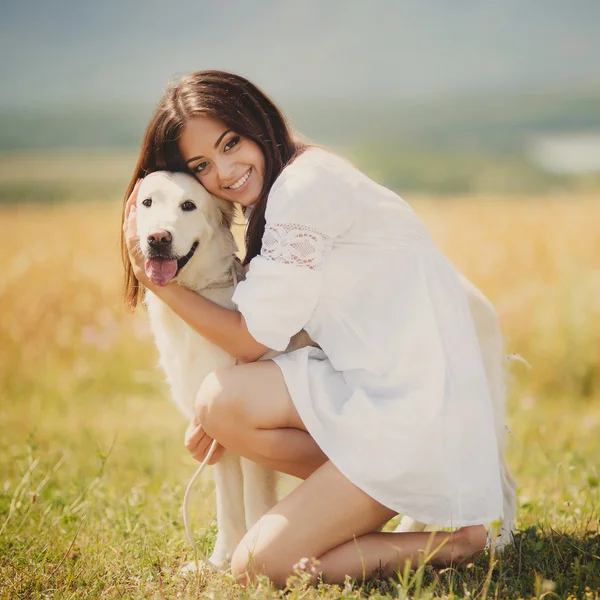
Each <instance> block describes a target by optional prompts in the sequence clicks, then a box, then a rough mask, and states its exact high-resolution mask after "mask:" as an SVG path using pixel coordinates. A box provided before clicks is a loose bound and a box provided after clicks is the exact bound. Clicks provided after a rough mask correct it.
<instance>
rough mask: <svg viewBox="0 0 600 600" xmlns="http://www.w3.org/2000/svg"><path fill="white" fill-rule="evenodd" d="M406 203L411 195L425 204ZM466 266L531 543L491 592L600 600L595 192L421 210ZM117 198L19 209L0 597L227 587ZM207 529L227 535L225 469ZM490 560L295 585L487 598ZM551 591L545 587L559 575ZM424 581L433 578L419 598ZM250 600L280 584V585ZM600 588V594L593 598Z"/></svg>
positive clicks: (12, 215) (337, 593)
mask: <svg viewBox="0 0 600 600" xmlns="http://www.w3.org/2000/svg"><path fill="white" fill-rule="evenodd" d="M409 200H410V199H409ZM413 205H414V206H415V208H416V209H417V211H418V212H419V213H420V214H421V216H422V217H423V218H424V220H425V221H426V223H427V224H428V226H429V227H430V229H431V231H432V232H433V234H434V237H435V238H436V240H437V241H438V242H439V245H440V246H441V247H442V248H443V250H444V251H445V252H446V253H447V255H448V256H449V257H450V258H451V259H452V260H453V262H454V263H455V265H456V266H457V267H458V268H459V269H460V270H461V271H462V272H463V273H465V274H466V275H467V276H468V277H469V278H471V279H472V281H473V282H475V283H476V284H477V285H478V286H479V287H481V289H482V290H483V291H484V292H485V293H486V294H487V295H488V296H489V297H490V298H491V299H492V301H493V302H494V303H495V305H496V306H497V308H498V311H499V313H500V318H501V322H502V325H503V328H504V331H505V333H506V336H507V340H508V344H507V345H508V348H507V349H508V351H510V352H518V353H520V354H522V355H523V356H525V357H526V358H527V360H528V361H529V362H530V363H531V365H532V366H533V369H532V371H531V372H527V371H526V370H525V369H524V368H522V367H521V366H520V365H518V364H517V365H515V367H514V368H513V370H514V372H515V377H516V383H515V387H514V391H513V394H512V398H511V410H510V424H511V427H512V429H513V431H514V436H513V438H512V445H511V450H510V453H509V459H510V463H511V466H512V468H513V469H514V471H515V474H516V476H517V479H518V480H519V483H520V510H519V516H518V525H519V527H520V529H521V530H522V533H521V534H519V536H518V538H517V542H518V545H517V548H516V549H513V550H511V551H509V552H508V553H507V554H506V556H505V557H503V558H501V559H500V560H499V562H497V564H495V566H494V568H493V570H492V571H490V573H491V580H490V583H489V586H490V587H489V589H487V588H485V589H486V590H487V593H488V595H492V594H494V595H496V594H497V595H498V596H499V597H504V596H510V597H519V596H521V597H525V596H532V595H535V596H538V597H541V595H542V594H544V593H545V592H548V591H549V590H550V588H552V586H556V587H555V592H556V593H558V594H559V596H566V595H568V594H574V595H575V596H578V597H580V596H585V594H586V593H588V594H589V595H588V597H594V593H595V592H593V591H589V592H586V590H585V586H586V585H589V586H591V587H592V589H593V590H595V589H596V588H597V587H599V586H600V575H599V574H598V573H599V572H600V563H599V562H598V560H599V559H598V554H600V540H599V538H598V525H599V520H598V509H599V507H600V495H599V487H598V485H599V480H600V473H599V472H598V456H600V452H599V449H600V444H599V442H598V440H599V439H600V404H599V400H600V361H599V344H598V340H599V339H600V237H599V236H598V223H600V203H598V202H594V200H593V199H592V198H585V197H579V198H560V199H555V198H554V199H552V198H551V199H548V198H537V199H531V198H530V199H527V200H526V201H518V200H516V199H501V198H500V199H491V198H490V199H483V200H482V199H477V200H472V199H453V200H444V201H437V202H436V201H433V200H428V199H419V200H415V201H414V202H413ZM119 214H120V205H119V204H118V203H117V202H102V201H100V199H99V200H98V201H97V202H93V201H92V202H87V203H85V204H70V205H55V206H42V205H29V206H23V207H19V208H16V207H5V208H3V209H2V210H1V211H0V225H1V228H2V231H3V234H4V240H5V242H6V250H5V252H4V253H3V258H2V265H3V268H2V274H3V277H2V278H1V279H0V323H1V325H0V359H1V360H0V381H1V389H0V394H1V401H0V402H1V403H0V429H1V431H2V438H1V441H0V451H1V454H0V456H1V458H0V492H1V495H0V528H2V533H1V534H0V590H1V593H0V596H1V597H4V598H25V597H59V598H71V597H110V598H112V597H115V598H116V597H135V598H148V597H156V598H162V597H175V596H178V595H181V596H184V597H194V596H197V595H198V594H201V593H207V592H208V591H209V590H212V592H211V593H212V594H213V597H221V596H224V597H233V596H237V595H238V594H240V593H241V592H240V590H238V589H237V588H236V587H235V586H233V584H231V583H228V582H227V581H225V580H221V579H219V578H208V579H206V578H202V577H200V578H197V579H192V580H185V579H183V578H182V577H180V576H179V575H178V574H177V572H178V568H179V567H180V566H181V565H182V564H183V563H184V562H185V561H186V560H190V557H191V552H190V550H189V548H187V545H186V541H185V535H184V532H183V526H182V522H181V519H180V515H179V505H180V501H181V499H182V496H183V486H184V485H185V483H186V482H187V479H188V477H189V475H190V474H191V472H192V471H193V468H194V466H193V464H192V461H191V460H190V459H189V458H188V457H187V456H186V454H187V453H186V452H185V450H184V448H183V444H182V436H183V429H184V424H183V423H182V422H181V420H180V418H179V416H178V414H177V413H176V410H175V408H174V406H172V405H171V404H170V403H169V401H168V394H167V390H166V389H165V387H164V386H163V384H162V376H161V374H160V373H159V372H158V370H157V369H156V368H155V366H154V365H155V362H156V353H155V351H154V349H153V346H152V343H151V338H150V336H149V332H148V327H147V323H146V316H145V314H144V313H143V312H141V311H140V312H139V314H136V315H135V316H132V315H130V314H128V313H126V312H125V311H124V309H123V308H122V306H121V303H120V285H121V266H120V258H119V252H118V240H119V220H120V217H119ZM202 491H203V493H197V497H198V498H199V497H200V496H202V497H203V498H204V499H203V500H198V503H199V506H198V509H197V514H196V515H195V518H194V522H195V524H196V526H197V527H196V529H197V531H198V533H199V535H200V538H201V539H200V542H201V546H202V547H203V548H204V549H205V550H208V549H209V547H210V546H211V544H212V543H213V542H214V525H213V524H211V517H212V516H213V511H214V508H213V505H214V500H213V497H212V486H211V483H210V477H207V478H205V480H204V484H203V488H202ZM489 560H490V557H489V556H485V557H483V558H482V559H481V560H480V561H478V562H477V563H476V564H475V566H474V567H472V568H471V569H467V570H466V571H462V572H454V571H451V572H444V573H440V572H435V571H433V570H432V569H429V568H426V569H421V570H420V571H419V572H418V574H417V575H418V577H420V579H418V580H417V579H414V580H412V583H411V580H408V579H401V580H400V583H399V584H390V583H385V582H379V583H375V584H374V583H371V584H369V585H365V586H362V587H360V586H359V587H355V588H353V589H350V588H348V589H346V590H345V591H344V590H342V589H341V588H335V587H327V588H323V589H322V590H319V591H317V590H315V591H308V592H307V591H306V590H305V589H304V588H303V587H302V585H300V584H299V585H296V587H293V586H292V589H290V590H288V595H290V596H291V597H298V598H299V597H301V596H302V597H305V596H306V597H311V596H313V595H314V596H315V597H316V596H319V597H327V598H334V597H342V596H343V597H354V596H355V595H356V594H358V595H361V594H362V595H369V594H382V595H385V594H390V595H391V596H394V597H404V596H406V595H411V596H415V595H416V596H419V597H421V596H422V597H432V596H450V595H453V594H455V595H459V596H462V595H463V594H466V592H467V591H468V592H469V593H470V594H472V595H473V596H482V595H483V593H484V587H485V581H486V576H487V574H488V570H489V569H488V567H489ZM545 579H547V580H552V581H553V582H554V583H553V584H550V583H544V580H545ZM417 585H421V586H422V587H421V589H420V591H416V590H417V587H416V586H417ZM247 595H248V597H252V598H262V597H266V596H267V595H269V596H271V595H273V596H274V595H275V592H274V591H273V590H269V589H268V588H267V587H264V586H263V587H260V586H259V587H258V588H256V589H252V590H248V591H247ZM595 597H597V594H596V596H595Z"/></svg>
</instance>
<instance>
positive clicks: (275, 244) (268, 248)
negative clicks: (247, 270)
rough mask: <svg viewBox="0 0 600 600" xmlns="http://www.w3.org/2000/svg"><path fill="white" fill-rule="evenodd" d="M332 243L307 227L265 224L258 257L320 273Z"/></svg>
mask: <svg viewBox="0 0 600 600" xmlns="http://www.w3.org/2000/svg"><path fill="white" fill-rule="evenodd" d="M332 243H333V242H332V240H331V238H330V237H329V236H327V235H325V234H324V233H320V232H319V231H317V230H316V229H313V228H312V227H308V226H307V225H297V224H294V223H268V224H267V226H266V228H265V233H264V235H263V240H262V250H261V255H262V256H263V257H264V258H266V259H267V260H271V261H274V262H278V263H283V264H286V265H296V266H299V267H306V268H308V269H312V270H313V271H320V270H321V269H322V266H323V256H324V254H325V253H326V251H327V250H329V249H330V248H331V246H332Z"/></svg>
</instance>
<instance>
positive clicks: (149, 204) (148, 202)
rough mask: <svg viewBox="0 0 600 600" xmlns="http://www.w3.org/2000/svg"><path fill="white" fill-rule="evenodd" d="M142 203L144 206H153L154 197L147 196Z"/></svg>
mask: <svg viewBox="0 0 600 600" xmlns="http://www.w3.org/2000/svg"><path fill="white" fill-rule="evenodd" d="M142 204H143V205H144V206H152V198H146V199H145V200H142Z"/></svg>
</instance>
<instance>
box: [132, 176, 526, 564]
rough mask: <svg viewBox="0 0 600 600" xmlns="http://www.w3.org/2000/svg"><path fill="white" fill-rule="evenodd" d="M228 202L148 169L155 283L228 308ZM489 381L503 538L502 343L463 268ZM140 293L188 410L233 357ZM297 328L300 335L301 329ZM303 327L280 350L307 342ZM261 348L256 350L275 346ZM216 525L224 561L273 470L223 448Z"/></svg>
mask: <svg viewBox="0 0 600 600" xmlns="http://www.w3.org/2000/svg"><path fill="white" fill-rule="evenodd" d="M233 211H234V209H233V206H232V204H231V203H229V202H227V201H225V200H220V199H219V198H216V197H214V196H212V195H211V194H209V193H208V192H207V191H206V190H205V189H204V187H203V186H202V185H201V184H200V183H199V182H198V181H196V179H194V178H193V177H192V176H190V175H186V174H184V173H167V172H164V171H161V172H157V173H152V174H151V175H148V176H147V177H146V178H145V179H144V180H143V182H142V184H141V186H140V188H139V192H138V199H137V215H138V216H137V227H138V235H139V237H140V246H141V249H142V252H143V254H144V256H145V258H146V273H147V274H148V276H149V277H150V279H151V280H152V281H153V282H154V283H156V284H157V285H167V284H168V283H169V282H170V281H172V280H175V281H176V282H177V284H179V285H182V286H185V287H187V288H189V289H191V290H193V291H195V292H196V293H198V294H201V295H202V296H204V297H205V298H207V299H209V300H212V301H213V302H216V303H217V304H219V305H221V306H223V307H225V308H228V309H232V310H235V308H236V307H235V305H234V304H233V303H232V301H231V297H232V295H233V292H234V287H235V282H237V281H238V280H239V279H241V278H243V270H242V267H241V266H240V264H239V262H238V261H237V259H236V257H235V252H236V250H237V248H236V243H235V241H234V239H233V235H232V233H231V230H230V225H231V220H232V218H233ZM463 284H464V287H465V290H466V292H467V295H468V299H469V307H470V309H471V313H472V315H473V318H474V321H475V326H476V330H477V336H478V339H479V343H480V346H481V349H482V352H483V357H484V363H485V369H486V375H487V378H488V382H489V385H490V391H491V396H492V401H493V405H494V415H495V422H496V432H497V436H498V448H499V454H500V461H501V477H502V488H503V493H504V523H503V525H502V528H501V531H500V536H499V538H498V539H497V541H496V544H497V545H500V546H503V545H506V544H507V543H510V541H511V539H512V537H511V533H512V529H513V524H514V518H515V511H516V487H517V486H516V482H515V480H514V479H513V477H512V475H511V474H510V471H509V470H508V467H507V465H506V461H505V459H504V442H505V425H504V423H505V415H504V398H505V388H504V349H503V339H502V335H501V333H500V328H499V324H498V318H497V315H496V312H495V310H494V308H493V306H492V305H491V304H490V302H489V301H488V300H487V299H486V298H485V296H484V295H483V294H482V293H481V292H480V291H479V290H477V288H475V287H474V286H473V285H472V284H471V283H470V282H469V281H467V280H466V279H464V278H463ZM145 303H146V305H147V307H148V312H149V315H150V323H151V327H152V331H153V333H154V337H155V341H156V345H157V347H158V350H159V354H160V364H161V366H162V368H163V369H164V371H165V373H166V376H167V380H168V382H169V384H170V386H171V392H172V395H173V399H174V401H175V403H176V404H177V406H178V407H179V410H180V411H181V412H182V413H183V415H184V416H186V417H187V418H188V419H192V418H193V417H194V416H195V415H194V404H195V400H196V394H197V391H198V389H199V387H200V384H201V382H202V380H203V379H204V377H205V376H206V375H207V374H208V373H210V372H211V371H214V370H215V369H218V368H220V367H227V366H231V365H234V364H235V363H236V360H235V359H234V358H233V357H232V356H230V355H229V354H228V353H227V352H225V351H224V350H223V349H221V348H220V347H218V346H215V345H214V344H212V343H211V342H209V341H207V340H205V339H204V338H203V337H202V336H200V335H199V334H198V333H197V332H196V331H194V330H193V329H192V328H191V327H189V326H188V325H187V324H186V323H185V322H184V321H183V320H182V319H180V318H179V317H178V316H177V315H175V314H174V313H173V312H172V311H171V309H170V308H169V307H168V306H167V305H166V304H165V303H164V302H162V301H161V300H159V299H158V298H157V297H156V296H155V295H154V294H152V293H150V292H149V291H147V292H146V295H145ZM302 335H304V336H306V337H305V338H304V339H300V338H301V337H302ZM307 339H308V341H309V342H310V339H309V338H308V336H307V335H306V334H305V333H304V332H301V333H300V334H299V336H298V337H297V338H296V339H294V340H292V342H291V343H290V347H288V349H287V351H290V350H291V349H293V348H296V347H300V346H302V345H306V343H307ZM273 355H274V353H269V354H268V355H265V356H264V357H262V358H263V359H264V358H268V357H270V356H273ZM215 484H216V495H217V526H218V535H217V540H216V543H215V548H214V551H213V553H212V555H211V557H210V559H209V560H210V562H211V563H212V564H213V565H215V566H217V567H220V568H223V567H227V566H228V564H229V561H230V559H231V556H232V554H233V550H234V549H235V547H236V546H237V544H238V542H239V541H240V540H241V539H242V537H243V536H244V534H245V533H246V531H247V530H248V529H249V528H250V527H251V526H252V525H253V524H254V523H255V522H256V521H257V520H258V519H259V518H260V517H262V516H263V515H264V514H265V513H266V512H267V511H268V510H269V509H270V508H271V507H272V506H273V505H274V504H275V503H276V501H277V497H276V485H275V484H276V479H275V474H274V473H273V472H272V471H270V470H269V469H266V468H264V467H262V466H260V465H258V464H256V463H253V462H251V461H249V460H246V459H244V458H240V457H239V456H236V455H234V454H232V453H231V452H228V451H225V452H224V453H223V455H222V457H221V459H220V461H219V462H218V463H217V464H216V465H215ZM424 528H425V525H423V524H421V523H418V522H415V521H413V520H412V519H410V518H407V517H404V518H403V519H402V521H401V523H400V525H399V526H398V528H397V531H420V530H423V529H424Z"/></svg>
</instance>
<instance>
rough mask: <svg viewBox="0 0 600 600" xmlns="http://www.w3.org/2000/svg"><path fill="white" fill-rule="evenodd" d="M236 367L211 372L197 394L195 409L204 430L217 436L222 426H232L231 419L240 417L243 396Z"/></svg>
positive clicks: (210, 434)
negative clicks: (237, 380) (238, 383)
mask: <svg viewBox="0 0 600 600" xmlns="http://www.w3.org/2000/svg"><path fill="white" fill-rule="evenodd" d="M236 379H237V378H236V373H235V367H229V368H224V369H218V370H216V371H213V372H212V373H209V374H208V375H207V376H206V377H205V378H204V380H203V381H202V383H201V384H200V389H199V390H198V393H197V394H196V400H195V405H194V409H195V412H196V415H197V416H198V419H199V420H200V423H201V424H202V427H203V428H204V431H206V433H207V434H208V435H209V436H211V437H213V438H215V435H218V433H219V431H220V429H221V427H222V426H225V427H226V428H227V427H228V428H230V427H231V422H232V421H231V419H232V417H233V418H238V419H239V417H240V412H241V410H242V405H243V396H242V395H241V394H240V390H239V386H238V385H237V382H236Z"/></svg>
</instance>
